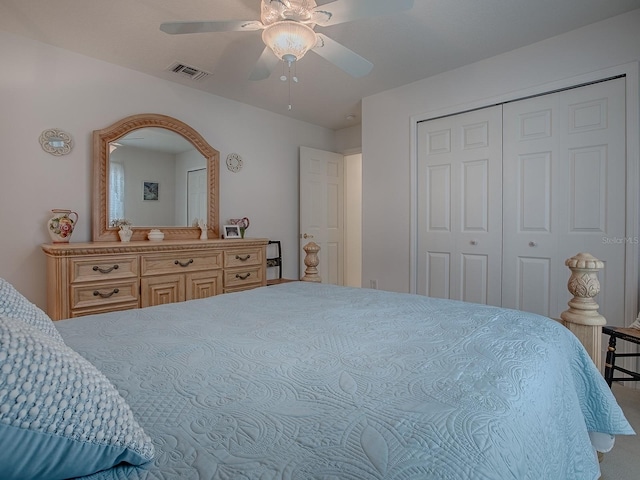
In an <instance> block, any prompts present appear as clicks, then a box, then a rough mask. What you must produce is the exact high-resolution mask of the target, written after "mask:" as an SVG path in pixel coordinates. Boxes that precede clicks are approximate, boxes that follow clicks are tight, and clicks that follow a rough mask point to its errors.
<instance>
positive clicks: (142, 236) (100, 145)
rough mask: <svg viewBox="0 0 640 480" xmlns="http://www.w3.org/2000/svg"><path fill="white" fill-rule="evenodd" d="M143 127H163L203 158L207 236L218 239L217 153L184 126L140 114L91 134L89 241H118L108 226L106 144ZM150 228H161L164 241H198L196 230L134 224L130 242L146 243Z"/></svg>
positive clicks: (218, 162)
mask: <svg viewBox="0 0 640 480" xmlns="http://www.w3.org/2000/svg"><path fill="white" fill-rule="evenodd" d="M146 127H155V128H165V129H167V130H171V131H173V132H175V133H177V134H179V135H181V136H183V137H184V138H185V139H187V140H188V141H189V142H191V144H193V146H194V147H195V148H196V150H198V152H200V153H201V154H202V155H203V156H204V157H205V158H206V159H207V195H208V197H207V236H208V237H209V238H219V230H218V223H219V222H218V218H219V209H220V206H219V198H220V189H219V183H220V181H219V180H220V174H219V164H220V152H218V150H216V149H215V148H213V147H212V146H211V145H209V144H208V143H207V141H206V140H205V139H204V138H202V136H201V135H200V134H199V133H198V132H196V131H195V130H194V129H193V128H191V127H190V126H189V125H187V124H186V123H184V122H181V121H180V120H177V119H175V118H172V117H169V116H167V115H160V114H156V113H143V114H139V115H131V116H129V117H126V118H123V119H122V120H119V121H117V122H116V123H114V124H113V125H110V126H108V127H107V128H103V129H102V130H94V131H93V227H92V228H93V231H92V236H93V241H94V242H116V241H119V237H118V228H117V227H111V226H110V225H109V144H110V143H111V142H114V141H116V140H117V139H119V138H121V137H123V136H124V135H126V134H128V133H129V132H132V131H134V130H138V129H140V128H146ZM152 228H159V229H161V230H162V231H163V232H164V239H165V240H192V239H198V238H200V234H201V231H200V229H199V228H198V227H165V226H162V225H158V226H147V227H144V226H143V227H136V226H135V225H134V226H132V228H131V229H132V230H133V236H132V237H131V240H132V241H136V240H147V233H149V230H150V229H152Z"/></svg>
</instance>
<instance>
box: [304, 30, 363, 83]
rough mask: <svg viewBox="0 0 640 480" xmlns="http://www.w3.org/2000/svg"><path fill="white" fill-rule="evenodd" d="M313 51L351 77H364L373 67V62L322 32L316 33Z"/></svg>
mask: <svg viewBox="0 0 640 480" xmlns="http://www.w3.org/2000/svg"><path fill="white" fill-rule="evenodd" d="M313 51H314V52H315V53H317V54H318V55H320V56H321V57H322V58H324V59H325V60H328V61H330V62H331V63H333V64H334V65H335V66H336V67H338V68H341V69H342V70H344V71H345V72H347V73H348V74H349V75H351V76H352V77H356V78H358V77H364V76H365V75H367V74H368V73H369V72H370V71H371V69H372V68H373V63H371V62H370V61H369V60H367V59H366V58H362V57H361V56H360V55H358V54H357V53H355V52H353V51H351V50H349V49H348V48H347V47H345V46H344V45H341V44H339V43H338V42H336V41H335V40H332V39H330V38H329V37H327V36H326V35H323V34H322V33H318V44H317V45H316V46H315V47H314V48H313Z"/></svg>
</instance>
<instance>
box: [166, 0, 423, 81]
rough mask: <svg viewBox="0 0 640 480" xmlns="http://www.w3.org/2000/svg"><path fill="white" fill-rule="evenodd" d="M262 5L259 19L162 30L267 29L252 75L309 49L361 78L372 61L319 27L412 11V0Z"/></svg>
mask: <svg viewBox="0 0 640 480" xmlns="http://www.w3.org/2000/svg"><path fill="white" fill-rule="evenodd" d="M260 7H261V14H260V21H258V20H219V21H216V20H214V21H205V22H198V21H192V22H167V23H163V24H162V25H160V30H162V31H163V32H165V33H169V34H185V33H208V32H229V31H256V30H262V40H263V42H264V43H265V48H264V50H263V51H262V54H261V55H260V58H259V59H258V62H257V63H256V65H255V67H254V69H253V71H252V72H251V75H250V76H249V79H250V80H263V79H265V78H268V77H269V76H270V75H271V71H272V70H273V69H274V68H275V66H276V65H277V64H278V62H279V61H280V60H282V61H283V62H285V63H286V64H288V66H289V68H291V65H292V64H293V63H294V62H296V61H297V60H300V59H301V58H302V57H303V56H304V55H305V53H307V51H309V50H312V51H313V52H315V53H317V54H318V55H320V56H321V57H323V58H324V59H326V60H328V61H329V62H331V63H333V64H334V65H336V66H337V67H339V68H341V69H342V70H344V71H345V72H346V73H348V74H349V75H351V76H353V77H356V78H357V77H363V76H365V75H367V74H368V73H369V72H370V71H371V69H372V68H373V64H372V63H371V62H369V61H368V60H367V59H365V58H363V57H361V56H360V55H358V54H357V53H355V52H353V51H351V50H349V49H348V48H347V47H345V46H344V45H341V44H340V43H338V42H336V41H335V40H332V39H331V38H329V37H327V36H326V35H324V34H322V33H317V32H316V31H315V30H314V28H315V27H316V26H321V27H328V26H331V25H337V24H339V23H345V22H352V21H354V20H358V19H360V18H366V17H374V16H379V15H386V14H390V13H395V12H400V11H403V10H409V9H410V8H412V7H413V0H335V1H334V2H331V3H327V4H324V5H320V6H318V5H317V4H316V1H315V0H262V1H261V6H260ZM285 78H286V77H285ZM295 80H296V78H295V77H294V81H295Z"/></svg>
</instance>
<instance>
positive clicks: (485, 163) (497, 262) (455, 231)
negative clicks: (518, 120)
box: [417, 106, 502, 305]
mask: <svg viewBox="0 0 640 480" xmlns="http://www.w3.org/2000/svg"><path fill="white" fill-rule="evenodd" d="M501 120H502V113H501V107H500V106H497V107H490V108H486V109H482V110H478V111H474V112H468V113H464V114H460V115H455V116H451V117H445V118H441V119H436V120H431V121H428V122H423V123H421V124H420V125H419V126H418V180H417V181H418V187H417V191H418V265H419V268H418V279H417V280H418V281H417V291H418V293H420V294H423V295H429V296H438V297H442V298H452V299H456V300H467V301H470V302H476V303H486V304H491V305H500V302H501V299H500V296H501V293H502V292H501V288H500V275H501V255H502V254H501V244H502V223H501V216H502V212H501V210H502V187H501V181H502V164H501V151H502V121H501Z"/></svg>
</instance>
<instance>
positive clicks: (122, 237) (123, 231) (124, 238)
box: [118, 225, 133, 242]
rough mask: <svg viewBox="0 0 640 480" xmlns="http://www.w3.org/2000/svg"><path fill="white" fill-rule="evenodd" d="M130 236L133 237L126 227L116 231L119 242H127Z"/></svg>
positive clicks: (129, 228)
mask: <svg viewBox="0 0 640 480" xmlns="http://www.w3.org/2000/svg"><path fill="white" fill-rule="evenodd" d="M131 235H133V230H131V227H130V226H128V225H123V226H121V227H120V230H118V236H119V237H120V241H121V242H128V241H129V240H131Z"/></svg>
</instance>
